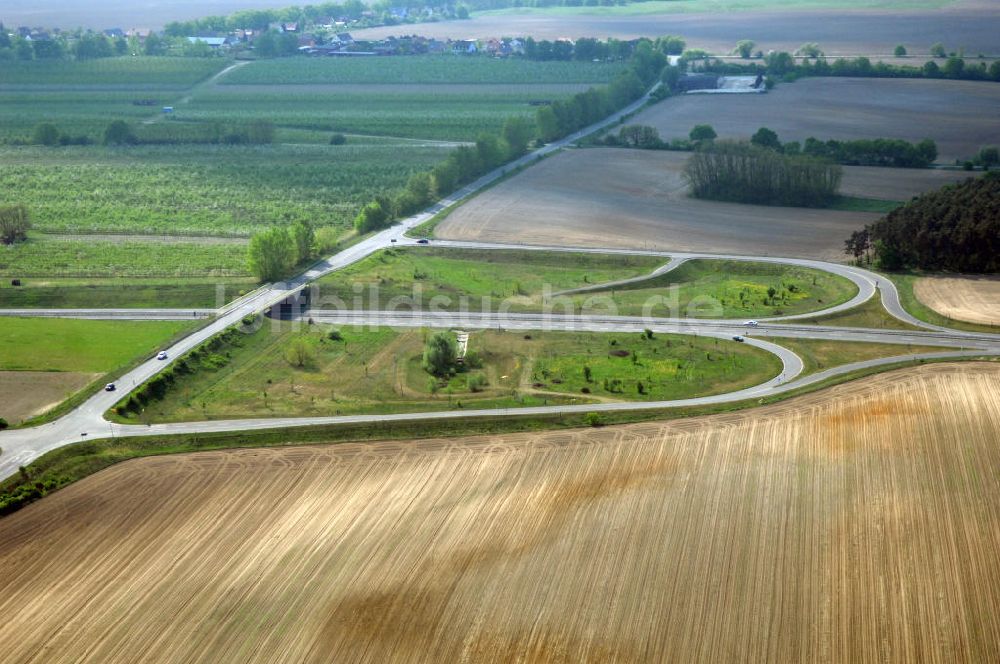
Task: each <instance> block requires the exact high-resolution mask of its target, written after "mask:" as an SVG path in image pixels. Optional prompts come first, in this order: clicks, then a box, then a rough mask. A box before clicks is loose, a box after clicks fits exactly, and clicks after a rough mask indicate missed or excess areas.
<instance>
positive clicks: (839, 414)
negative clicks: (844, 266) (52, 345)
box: [0, 363, 1000, 663]
mask: <svg viewBox="0 0 1000 664" xmlns="http://www.w3.org/2000/svg"><path fill="white" fill-rule="evenodd" d="M998 395H1000V368H998V366H997V365H995V364H987V363H979V364H963V365H954V364H953V365H929V366H924V367H919V368H914V369H907V370H901V371H897V372H893V373H889V374H885V375H881V376H877V377H872V378H867V379H864V380H862V381H856V382H853V383H849V384H845V385H842V386H839V387H836V388H833V389H829V390H825V391H822V392H817V393H815V394H812V395H808V396H805V397H800V398H797V399H793V400H790V401H787V402H783V403H781V404H777V405H773V406H767V407H764V408H759V409H755V410H751V411H744V412H739V413H733V414H725V415H715V416H707V417H701V418H692V419H686V420H678V421H674V422H654V423H646V424H636V425H630V426H622V427H607V428H595V429H587V430H579V431H562V432H543V433H531V434H517V435H505V436H491V437H480V438H467V439H448V440H423V441H414V442H392V443H388V442H385V443H367V444H340V445H329V446H321V445H319V446H311V447H296V448H284V449H252V450H235V451H232V450H231V451H218V452H206V453H199V454H193V455H180V456H168V457H153V458H146V459H142V460H135V461H130V462H126V463H123V464H120V465H118V466H115V467H112V468H111V469H109V470H106V471H103V472H101V473H99V474H97V475H94V476H91V477H89V478H87V479H85V480H83V481H81V482H78V483H76V484H74V485H72V486H70V487H68V488H66V489H63V490H61V491H59V492H57V493H56V494H54V495H53V496H50V497H47V498H45V499H43V500H42V501H40V502H39V503H36V504H34V505H31V506H29V507H28V508H26V509H24V510H22V511H21V512H18V513H16V514H14V515H12V516H10V517H7V518H4V519H2V520H0V567H2V569H3V570H4V574H3V575H2V577H0V611H2V613H3V615H5V616H7V619H6V620H5V621H4V622H3V624H0V650H2V652H4V653H5V659H6V661H9V662H42V661H44V662H69V661H77V660H78V659H79V658H80V657H81V655H82V654H86V656H87V657H88V658H89V659H91V660H93V661H102V662H116V661H122V662H123V661H136V660H143V661H152V662H180V661H205V660H208V659H211V660H212V661H216V662H236V661H239V662H278V661H288V662H291V661H295V662H319V661H330V660H331V659H338V660H341V661H358V662H380V663H381V662H407V663H411V662H420V661H471V662H506V661H512V660H514V659H517V660H518V661H526V662H629V661H704V662H719V661H764V660H770V661H810V662H844V661H882V662H913V661H929V662H931V661H938V662H960V661H967V662H984V661H996V660H997V659H998V658H1000V570H998V567H997V565H996V552H997V550H1000V526H998V524H1000V490H998V480H997V477H998V471H1000V448H998V446H997V444H996V442H997V440H998V439H1000V415H998V413H1000V396H998Z"/></svg>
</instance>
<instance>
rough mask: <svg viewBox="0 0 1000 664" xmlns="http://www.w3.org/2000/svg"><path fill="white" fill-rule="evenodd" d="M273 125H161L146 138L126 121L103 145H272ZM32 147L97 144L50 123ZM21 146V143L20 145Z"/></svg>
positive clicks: (37, 131) (113, 127)
mask: <svg viewBox="0 0 1000 664" xmlns="http://www.w3.org/2000/svg"><path fill="white" fill-rule="evenodd" d="M274 132H275V130H274V124H273V123H271V122H268V121H266V120H255V121H252V122H247V123H242V124H235V125H224V124H222V123H219V122H210V123H205V124H199V125H194V126H190V125H171V124H164V125H158V126H157V127H156V130H155V132H153V131H152V130H150V131H149V133H148V134H144V135H143V136H141V137H140V136H137V135H136V133H135V130H134V128H133V127H132V125H130V124H129V123H128V122H125V121H124V120H113V121H112V122H110V123H109V124H108V125H107V127H105V129H104V133H103V135H102V137H101V142H102V143H103V144H104V145H138V144H144V145H180V144H188V143H198V144H205V143H207V144H222V145H269V144H271V143H273V142H274ZM25 142H26V143H29V144H31V145H44V146H48V147H54V146H57V145H91V144H93V143H94V142H95V141H94V139H92V138H91V137H90V136H87V135H76V136H74V135H70V134H66V133H64V132H62V131H61V130H60V129H59V127H57V126H56V125H54V124H52V123H51V122H42V123H39V124H37V125H35V128H34V130H33V131H32V133H31V138H30V139H29V140H28V141H25ZM19 143H21V142H19Z"/></svg>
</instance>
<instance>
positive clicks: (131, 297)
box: [0, 277, 256, 309]
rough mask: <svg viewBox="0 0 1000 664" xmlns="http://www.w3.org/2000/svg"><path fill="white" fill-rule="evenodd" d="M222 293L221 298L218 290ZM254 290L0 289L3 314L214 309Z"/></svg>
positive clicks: (157, 283) (51, 284)
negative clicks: (36, 310)
mask: <svg viewBox="0 0 1000 664" xmlns="http://www.w3.org/2000/svg"><path fill="white" fill-rule="evenodd" d="M220 287H221V289H222V290H221V292H220V291H219V290H218V289H219V288H220ZM254 288H256V279H252V278H245V279H215V278H209V277H204V278H191V277H188V278H181V279H164V278H154V279H143V278H135V277H128V278H84V279H65V278H57V279H50V278H44V279H22V280H21V286H20V287H14V286H11V285H10V280H9V279H4V280H3V282H2V283H0V309H23V308H40V309H60V308H68V309H91V308H96V309H101V308H109V307H111V308H127V307H139V308H154V309H155V308H178V309H186V308H188V307H191V308H194V309H212V308H217V307H219V306H221V305H223V304H226V303H227V302H229V301H231V300H233V299H235V298H237V297H239V296H240V295H242V294H244V293H246V292H249V291H251V290H253V289H254Z"/></svg>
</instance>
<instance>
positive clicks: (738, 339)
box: [733, 334, 746, 343]
mask: <svg viewBox="0 0 1000 664" xmlns="http://www.w3.org/2000/svg"><path fill="white" fill-rule="evenodd" d="M733 341H738V342H740V343H743V342H744V341H746V340H745V339H744V338H743V337H741V336H740V335H738V334H737V335H736V336H735V337H733Z"/></svg>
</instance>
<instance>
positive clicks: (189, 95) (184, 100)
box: [142, 60, 250, 125]
mask: <svg viewBox="0 0 1000 664" xmlns="http://www.w3.org/2000/svg"><path fill="white" fill-rule="evenodd" d="M248 64H250V62H249V61H247V60H244V61H242V62H234V63H233V64H231V65H229V66H228V67H226V68H225V69H223V70H222V71H220V72H218V73H216V74H213V75H212V76H210V77H209V78H208V79H206V80H204V81H202V82H201V83H198V84H197V85H195V86H192V87H190V88H188V90H187V92H185V93H184V96H182V97H180V98H179V99H178V100H177V101H175V102H173V106H183V105H184V104H188V103H190V101H191V100H192V99H193V98H194V95H195V93H196V92H197V91H198V90H204V89H206V88H210V87H212V86H214V85H215V84H216V83H217V82H218V81H219V79H221V78H222V77H223V76H225V75H226V74H228V73H229V72H231V71H233V70H235V69H239V68H240V67H243V66H246V65H248ZM165 117H166V114H165V113H163V112H162V111H161V112H159V113H157V114H156V115H153V116H152V117H149V118H146V119H145V120H143V121H142V124H144V125H151V124H156V123H157V122H160V121H161V120H163V118H165Z"/></svg>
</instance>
